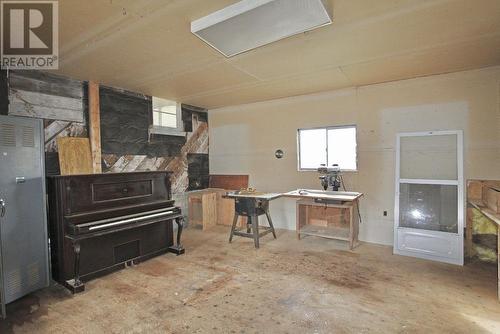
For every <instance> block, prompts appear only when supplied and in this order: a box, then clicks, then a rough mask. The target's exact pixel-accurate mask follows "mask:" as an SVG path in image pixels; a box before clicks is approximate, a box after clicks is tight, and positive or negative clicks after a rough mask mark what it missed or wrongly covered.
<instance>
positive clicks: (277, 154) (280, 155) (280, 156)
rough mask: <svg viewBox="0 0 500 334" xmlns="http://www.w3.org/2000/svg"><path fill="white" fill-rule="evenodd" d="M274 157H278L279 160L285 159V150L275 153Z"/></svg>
mask: <svg viewBox="0 0 500 334" xmlns="http://www.w3.org/2000/svg"><path fill="white" fill-rule="evenodd" d="M274 155H275V156H276V158H277V159H281V158H283V156H284V155H285V153H284V152H283V150H276V152H275V153H274Z"/></svg>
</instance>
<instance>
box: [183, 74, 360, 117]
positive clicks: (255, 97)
mask: <svg viewBox="0 0 500 334" xmlns="http://www.w3.org/2000/svg"><path fill="white" fill-rule="evenodd" d="M348 86H350V82H349V81H348V80H347V78H346V77H345V76H344V74H343V73H342V72H341V71H340V70H339V69H330V70H326V71H321V72H317V73H311V74H307V75H301V76H294V77H289V78H283V79H280V80H273V81H270V82H262V83H259V84H256V85H252V86H247V87H241V88H237V89H234V90H227V91H224V92H215V93H213V94H204V95H202V96H191V97H190V96H186V97H184V98H183V100H182V101H185V102H186V103H193V104H195V105H200V106H203V107H207V108H210V109H213V108H217V107H222V106H228V105H234V104H243V103H250V102H256V101H265V100H271V99H277V98H282V97H287V96H295V95H302V94H309V93H316V92H321V91H327V90H333V89H338V88H343V87H348Z"/></svg>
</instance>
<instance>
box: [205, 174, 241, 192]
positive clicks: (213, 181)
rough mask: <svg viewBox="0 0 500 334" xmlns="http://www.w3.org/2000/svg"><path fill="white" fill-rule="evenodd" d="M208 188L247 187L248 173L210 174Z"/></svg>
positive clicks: (228, 188)
mask: <svg viewBox="0 0 500 334" xmlns="http://www.w3.org/2000/svg"><path fill="white" fill-rule="evenodd" d="M209 184H210V185H209V187H210V188H220V189H225V190H239V189H246V188H248V175H210V181H209Z"/></svg>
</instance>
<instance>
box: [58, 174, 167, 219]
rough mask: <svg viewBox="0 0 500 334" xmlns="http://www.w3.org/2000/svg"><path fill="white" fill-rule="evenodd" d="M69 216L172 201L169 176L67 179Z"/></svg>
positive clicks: (67, 208)
mask: <svg viewBox="0 0 500 334" xmlns="http://www.w3.org/2000/svg"><path fill="white" fill-rule="evenodd" d="M63 178H64V179H63V180H64V185H65V189H64V190H65V192H66V198H67V201H66V208H65V212H64V214H65V215H72V214H77V213H81V212H90V211H95V210H103V209H107V210H109V209H113V208H120V207H124V206H128V205H138V204H143V203H150V202H154V201H160V200H168V199H170V197H171V196H170V178H169V173H168V172H144V173H142V172H139V173H117V174H94V175H75V176H65V177H63Z"/></svg>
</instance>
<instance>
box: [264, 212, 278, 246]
mask: <svg viewBox="0 0 500 334" xmlns="http://www.w3.org/2000/svg"><path fill="white" fill-rule="evenodd" d="M266 217H267V221H268V222H269V226H270V227H271V232H272V233H273V236H274V239H276V232H275V231H274V225H273V220H272V219H271V215H270V214H269V210H266Z"/></svg>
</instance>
